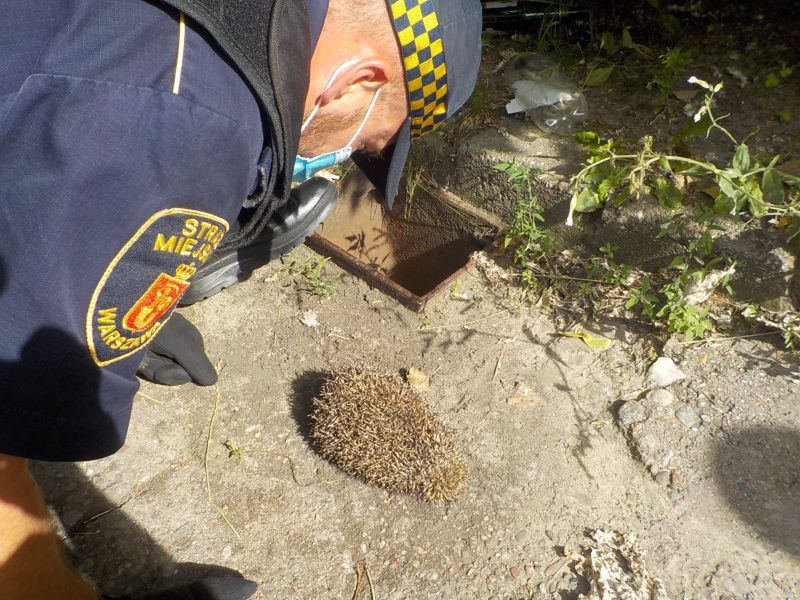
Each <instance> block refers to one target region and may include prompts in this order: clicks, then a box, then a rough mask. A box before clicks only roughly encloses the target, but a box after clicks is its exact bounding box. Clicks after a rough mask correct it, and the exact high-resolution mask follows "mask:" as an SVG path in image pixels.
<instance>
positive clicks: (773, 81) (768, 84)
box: [764, 73, 781, 90]
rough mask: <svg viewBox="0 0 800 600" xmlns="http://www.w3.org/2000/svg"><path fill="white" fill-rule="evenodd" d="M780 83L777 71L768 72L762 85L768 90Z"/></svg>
mask: <svg viewBox="0 0 800 600" xmlns="http://www.w3.org/2000/svg"><path fill="white" fill-rule="evenodd" d="M780 84H781V77H780V75H778V74H777V73H770V74H769V75H767V78H766V79H765V80H764V87H765V88H767V89H768V90H771V89H772V88H776V87H778V86H779V85H780Z"/></svg>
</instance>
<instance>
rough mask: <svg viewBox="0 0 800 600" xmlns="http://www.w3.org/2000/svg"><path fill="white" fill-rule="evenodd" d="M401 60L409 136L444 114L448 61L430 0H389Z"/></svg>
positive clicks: (439, 120)
mask: <svg viewBox="0 0 800 600" xmlns="http://www.w3.org/2000/svg"><path fill="white" fill-rule="evenodd" d="M389 1H390V7H391V16H392V20H393V21H394V28H395V32H396V33H397V39H398V40H399V42H400V51H401V53H402V55H403V64H404V66H405V71H406V86H407V87H408V101H409V106H410V117H411V137H412V138H418V137H420V136H422V135H425V134H426V133H429V132H431V131H433V130H434V129H436V128H437V127H439V125H441V124H442V122H443V121H444V120H445V117H446V115H447V65H446V63H445V57H444V43H443V41H442V32H441V29H440V27H439V19H438V18H437V16H436V11H435V9H434V5H433V2H432V0H389Z"/></svg>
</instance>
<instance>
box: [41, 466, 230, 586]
mask: <svg viewBox="0 0 800 600" xmlns="http://www.w3.org/2000/svg"><path fill="white" fill-rule="evenodd" d="M31 472H32V473H33V475H34V477H35V478H36V480H37V481H38V483H39V485H40V486H41V488H42V490H43V492H44V495H45V499H46V500H47V503H48V505H50V506H52V507H53V508H54V510H55V511H56V514H57V515H58V516H59V519H60V520H61V523H62V524H63V526H64V529H65V533H66V536H67V539H66V544H67V547H68V549H69V554H70V558H71V559H72V560H73V562H74V563H75V565H76V566H77V567H78V568H79V569H81V571H83V572H84V573H86V574H87V575H88V576H89V577H91V578H92V579H93V580H94V581H95V582H96V583H97V584H98V586H99V587H100V589H101V590H102V591H103V592H104V593H107V594H112V595H119V594H134V595H136V594H141V593H145V592H153V591H155V590H160V589H163V588H166V587H172V586H176V585H181V584H184V583H188V582H190V581H194V580H196V579H200V578H201V577H205V576H207V575H238V573H236V572H235V571H232V570H230V569H226V568H224V567H218V566H213V565H200V564H195V563H176V562H175V561H173V560H172V558H171V557H170V556H169V554H167V552H166V551H164V549H163V548H161V547H160V546H159V545H158V544H157V543H156V542H155V541H154V540H153V538H151V537H150V535H149V534H148V533H147V531H146V530H145V529H144V528H143V527H141V526H139V525H138V524H137V523H136V522H134V521H133V520H132V519H131V518H130V517H128V516H127V515H126V514H125V512H124V510H123V509H122V508H121V507H119V506H118V505H116V504H114V503H113V502H111V501H110V500H109V499H108V498H107V497H106V496H105V495H104V494H103V493H102V492H100V491H99V490H98V489H97V488H96V487H95V486H94V485H93V484H92V483H91V481H89V479H88V478H87V477H86V475H85V473H84V472H83V471H82V470H81V469H80V468H78V467H77V466H76V465H75V464H73V463H45V462H32V463H31Z"/></svg>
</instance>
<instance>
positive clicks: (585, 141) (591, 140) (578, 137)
mask: <svg viewBox="0 0 800 600" xmlns="http://www.w3.org/2000/svg"><path fill="white" fill-rule="evenodd" d="M572 139H573V140H575V141H576V142H578V143H579V144H580V145H581V146H584V147H585V148H597V147H598V146H600V144H601V143H602V140H601V139H600V136H599V135H597V134H596V133H595V132H594V131H580V132H578V133H575V134H573V136H572Z"/></svg>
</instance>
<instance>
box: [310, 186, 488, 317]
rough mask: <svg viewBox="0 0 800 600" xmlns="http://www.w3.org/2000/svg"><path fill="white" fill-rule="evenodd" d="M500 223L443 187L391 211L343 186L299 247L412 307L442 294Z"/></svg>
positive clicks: (397, 203)
mask: <svg viewBox="0 0 800 600" xmlns="http://www.w3.org/2000/svg"><path fill="white" fill-rule="evenodd" d="M500 228H502V223H500V222H499V221H498V220H497V219H496V218H495V217H494V216H493V215H490V214H488V213H485V212H483V211H481V210H479V209H476V208H475V207H473V206H471V205H468V204H465V203H464V202H463V201H461V200H460V199H459V198H457V197H456V196H454V195H453V194H451V193H449V192H448V191H446V190H434V191H431V192H430V193H427V192H419V191H418V192H417V193H416V194H415V195H414V196H413V197H412V198H411V199H405V198H403V197H400V198H398V199H397V200H396V201H395V204H394V206H393V207H392V209H391V210H388V209H386V207H385V206H384V205H383V204H382V203H379V202H378V201H377V199H376V195H375V194H374V193H366V194H358V193H356V192H353V191H352V190H350V191H349V192H348V189H347V186H345V187H344V189H343V192H342V194H341V196H340V199H339V201H338V203H337V206H336V208H335V209H334V211H333V213H332V214H331V215H330V216H329V217H328V218H327V219H326V221H325V223H324V224H323V225H322V227H321V228H320V230H319V231H318V232H317V233H316V234H314V235H313V236H312V237H311V238H309V239H308V240H307V242H306V243H307V244H308V245H309V246H310V247H311V248H313V249H314V250H315V251H316V252H318V253H320V254H322V255H323V256H327V257H330V258H331V259H332V260H333V261H334V262H335V263H336V264H337V265H339V266H340V267H341V268H343V269H344V270H345V271H347V272H349V273H351V274H353V275H355V276H357V277H360V278H361V279H363V280H364V281H366V282H367V283H368V284H369V285H370V286H372V287H374V288H376V289H378V290H381V291H382V292H384V293H385V294H387V295H389V296H391V297H392V298H395V299H396V300H398V301H399V302H400V303H402V304H403V305H405V306H407V307H408V308H410V309H412V310H422V308H423V307H424V306H425V304H426V303H427V302H428V300H430V299H431V298H433V297H434V296H436V294H438V293H439V292H441V291H442V290H443V289H446V288H447V287H448V285H449V284H450V283H452V282H453V280H455V279H456V278H457V277H458V276H459V275H460V274H461V273H462V272H463V271H464V269H465V268H466V267H467V265H468V263H469V260H470V255H471V254H472V253H473V252H475V251H476V250H479V249H481V248H483V247H484V246H485V245H486V244H487V243H488V242H489V241H490V240H491V239H493V238H494V237H495V236H496V235H497V233H498V231H499V229H500Z"/></svg>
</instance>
